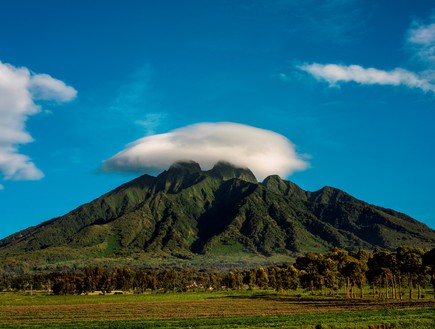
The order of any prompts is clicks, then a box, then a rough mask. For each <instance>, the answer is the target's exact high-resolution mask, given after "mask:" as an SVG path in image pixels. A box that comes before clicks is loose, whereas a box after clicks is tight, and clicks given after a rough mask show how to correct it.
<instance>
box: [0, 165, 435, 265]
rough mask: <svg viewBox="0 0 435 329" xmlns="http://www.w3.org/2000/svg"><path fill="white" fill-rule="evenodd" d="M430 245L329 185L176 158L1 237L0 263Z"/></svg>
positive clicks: (431, 238) (167, 259) (416, 231)
mask: <svg viewBox="0 0 435 329" xmlns="http://www.w3.org/2000/svg"><path fill="white" fill-rule="evenodd" d="M405 244H410V245H418V246H422V247H433V246H434V244H435V231H433V230H431V229H430V228H429V227H427V226H426V225H424V224H423V223H420V222H418V221H417V220H415V219H413V218H411V217H409V216H407V215H405V214H402V213H399V212H396V211H394V210H391V209H385V208H382V207H378V206H373V205H370V204H368V203H366V202H363V201H360V200H358V199H356V198H354V197H352V196H351V195H349V194H347V193H345V192H343V191H340V190H338V189H335V188H332V187H324V188H322V189H320V190H318V191H315V192H308V191H304V190H303V189H301V188H300V187H299V186H297V185H296V184H294V183H292V182H290V181H285V180H282V179H281V178H280V177H279V176H276V175H274V176H269V177H267V178H266V179H265V180H264V181H263V182H261V183H260V182H258V181H257V180H256V178H255V176H254V174H253V173H252V172H251V171H250V170H249V169H245V168H236V167H234V166H233V165H231V164H229V163H225V162H219V163H217V164H216V165H215V166H214V167H213V168H212V169H211V170H208V171H203V170H201V168H200V166H199V165H198V164H197V163H195V162H179V163H175V164H174V165H172V166H171V167H170V168H169V169H168V170H167V171H164V172H162V173H161V174H160V175H158V176H157V177H153V176H149V175H143V176H141V177H139V178H136V179H134V180H132V181H130V182H128V183H126V184H124V185H121V186H119V187H118V188H116V189H114V190H113V191H111V192H109V193H107V194H105V195H103V196H101V197H99V198H98V199H96V200H94V201H92V202H90V203H87V204H84V205H82V206H80V207H78V208H77V209H75V210H73V211H71V212H70V213H68V214H66V215H64V216H62V217H58V218H54V219H52V220H49V221H47V222H44V223H42V224H40V225H37V226H35V227H30V228H28V229H26V230H23V231H21V232H18V233H16V234H13V235H11V236H9V237H7V238H5V239H3V240H0V258H1V259H2V264H3V265H4V266H6V265H7V266H12V267H14V266H15V267H16V266H17V263H20V264H21V263H23V264H26V266H27V268H33V269H35V268H36V269H38V268H46V267H47V266H48V267H50V266H51V267H53V266H85V265H87V264H95V263H99V264H105V265H110V264H118V263H123V264H125V263H128V264H141V265H148V266H157V265H161V264H191V263H192V262H196V263H201V264H213V263H215V262H218V261H223V262H234V263H239V262H248V263H249V262H261V261H265V260H271V259H275V260H285V259H290V258H292V257H294V256H295V255H298V254H299V253H303V252H307V251H319V252H323V251H327V250H329V249H330V248H332V247H340V248H347V249H357V248H366V249H373V248H375V247H380V248H385V249H395V248H397V247H398V246H400V245H405Z"/></svg>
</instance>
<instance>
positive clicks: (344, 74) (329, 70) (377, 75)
mask: <svg viewBox="0 0 435 329" xmlns="http://www.w3.org/2000/svg"><path fill="white" fill-rule="evenodd" d="M299 68H300V69H301V70H303V71H306V72H308V73H310V74H311V75H312V76H314V77H315V78H316V79H318V80H324V81H326V82H328V83H329V84H330V85H331V86H335V85H337V84H338V83H340V82H356V83H360V84H364V85H374V84H376V85H391V86H405V87H408V88H417V89H421V90H423V91H432V92H435V85H433V84H432V83H431V82H430V81H429V80H427V79H425V78H424V77H422V76H419V75H418V74H416V73H413V72H410V71H407V70H404V69H401V68H396V69H394V70H392V71H384V70H378V69H375V68H363V67H361V66H359V65H349V66H345V65H337V64H318V63H313V64H304V65H302V66H299Z"/></svg>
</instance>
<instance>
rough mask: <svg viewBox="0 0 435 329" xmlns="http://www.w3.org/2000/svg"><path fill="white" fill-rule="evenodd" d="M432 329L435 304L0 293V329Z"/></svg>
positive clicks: (232, 295) (245, 294) (268, 296)
mask: <svg viewBox="0 0 435 329" xmlns="http://www.w3.org/2000/svg"><path fill="white" fill-rule="evenodd" d="M380 325H384V326H385V325H387V326H386V328H415V329H417V328H421V329H423V328H425V329H429V328H431V329H432V328H435V300H432V299H425V300H422V301H417V300H414V301H406V300H404V301H401V302H400V301H378V300H371V299H365V300H351V301H349V300H346V299H343V298H328V297H308V296H307V297H298V296H297V295H295V294H285V293H283V294H277V293H275V292H272V291H240V292H234V291H230V292H208V293H207V292H201V293H194V292H189V293H167V294H141V295H106V296H99V295H88V296H47V295H44V294H33V295H30V294H17V293H1V294H0V328H5V329H6V328H62V329H68V328H119V329H121V328H130V329H133V328H316V326H317V328H337V329H338V328H369V326H372V328H376V327H375V326H380Z"/></svg>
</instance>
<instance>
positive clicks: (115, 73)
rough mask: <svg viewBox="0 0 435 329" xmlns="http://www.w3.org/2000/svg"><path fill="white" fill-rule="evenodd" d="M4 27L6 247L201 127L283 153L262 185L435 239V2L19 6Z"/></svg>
mask: <svg viewBox="0 0 435 329" xmlns="http://www.w3.org/2000/svg"><path fill="white" fill-rule="evenodd" d="M0 31H1V32H0V62H1V63H0V205H1V208H2V214H1V217H0V218H1V224H2V225H1V229H0V238H1V237H5V236H7V235H9V234H12V233H14V232H16V231H18V230H21V229H24V228H27V227H28V226H32V225H36V224H39V223H40V222H42V221H44V220H48V219H51V218H53V217H56V216H60V215H63V214H65V213H67V212H68V211H70V210H72V209H73V208H75V207H76V206H78V205H80V204H83V203H85V202H89V201H91V200H92V199H94V198H96V197H98V196H100V195H101V194H104V193H105V192H107V191H109V190H110V189H113V188H115V187H116V186H118V185H120V184H121V183H123V182H126V181H128V180H130V179H132V178H134V177H135V176H136V175H138V173H137V170H136V172H132V171H131V170H130V169H137V168H132V166H131V163H132V162H131V161H133V160H135V159H136V158H134V159H133V158H132V157H131V152H132V149H131V145H130V148H128V147H127V149H126V145H128V144H129V143H132V142H134V141H136V140H138V139H141V138H145V144H144V146H143V147H145V148H146V147H149V145H150V143H151V142H150V141H154V140H155V138H157V137H155V136H154V135H156V134H157V135H158V136H164V137H165V138H166V139H165V142H168V141H169V142H170V143H173V144H171V147H173V149H176V148H177V145H178V144H176V143H178V142H179V139H178V137H179V136H180V134H184V135H183V136H187V137H185V138H186V139H182V140H183V143H184V142H185V143H187V144H186V145H191V144H189V143H191V142H192V138H197V137H198V135H196V134H197V129H201V128H203V127H212V128H211V130H213V131H215V132H216V136H214V137H213V139H212V144H211V145H212V146H216V145H217V147H220V146H221V144H219V143H220V142H216V141H220V140H221V139H222V138H221V137H222V136H223V135H224V136H225V138H228V139H226V143H234V140H240V143H242V142H243V141H244V140H245V141H246V142H247V143H248V142H249V140H255V141H258V143H256V144H258V145H259V146H258V147H267V146H268V145H272V144H273V145H274V147H275V148H274V149H273V147H272V149H273V150H272V151H273V152H275V153H273V156H272V157H271V159H274V161H273V163H271V164H270V165H269V164H267V165H265V164H264V163H263V161H262V160H261V159H260V158H258V157H256V156H257V155H258V149H256V150H253V151H252V152H253V153H252V154H249V156H251V155H253V157H252V158H251V157H247V159H248V158H249V161H252V166H254V167H255V168H257V167H258V168H259V169H258V172H256V174H257V176H262V175H263V174H264V173H265V172H266V173H267V172H268V171H273V169H274V168H276V170H277V171H278V172H279V173H280V174H281V175H283V176H285V177H284V178H288V179H290V180H292V181H294V182H295V183H297V184H298V185H300V186H301V187H302V188H304V189H307V190H317V189H319V188H321V187H323V186H325V185H329V186H334V187H337V188H340V189H342V190H345V191H347V192H348V193H350V194H352V195H354V196H355V197H357V198H359V199H362V200H364V201H367V202H370V203H373V204H376V205H380V206H383V207H388V208H393V209H395V210H398V211H401V212H404V213H407V214H409V215H411V216H412V217H414V218H416V219H418V220H420V221H423V222H424V223H426V224H428V225H429V226H431V227H432V228H435V198H434V196H433V192H432V191H433V188H434V186H435V175H434V172H433V169H434V168H435V152H434V143H435V129H434V122H435V98H434V96H435V5H433V2H432V1H424V0H420V1H363V0H360V1H358V0H332V1H314V0H312V1H310V0H308V1H302V0H293V1H292V0H289V1H284V0H268V1H266V0H264V1H260V0H253V1H190V0H185V1H131V0H124V1H78V0H75V1H68V0H66V1H45V0H41V1H37V2H36V1H33V2H32V1H24V0H23V1H19V0H18V1H14V2H9V3H5V4H2V9H1V11H0ZM220 122H227V123H229V124H225V125H224V126H222V125H219V124H218V123H220ZM204 123H209V124H211V126H203V124H204ZM236 124H240V125H241V126H238V125H236ZM192 125H194V126H192ZM222 127H223V128H222ZM254 127H255V128H254ZM178 128H181V132H180V130H175V131H174V129H178ZM227 128H228V129H229V130H225V129H227ZM257 128H260V129H259V130H257ZM205 130H207V129H205ZM202 131H204V129H203V130H202ZM245 132H246V134H245ZM160 134H165V135H160ZM250 134H253V135H250ZM192 136H193V137H192ZM201 136H202V135H201ZM228 136H229V137H228ZM247 136H254V138H249V137H247ZM268 138H272V139H268ZM274 138H278V139H274ZM280 138H281V139H280ZM282 138H284V139H285V140H283V139H282ZM287 139H288V140H287ZM142 141H144V140H142ZM270 141H272V142H270ZM275 141H276V143H275ZM289 141H291V142H289ZM215 142H216V143H218V144H213V143H215ZM281 142H283V143H284V144H285V143H287V144H286V145H284V144H283V145H284V146H283V148H282V149H281V148H280V147H281V146H280V145H281V144H280V143H281ZM137 143H138V142H137ZM141 143H142V142H141ZM193 143H197V141H193ZM268 143H269V144H268ZM139 144H140V143H139ZM153 145H154V144H153ZM183 145H184V144H183ZM195 145H196V144H195ZM157 146H159V147H160V146H161V144H157ZM191 147H193V146H192V145H191ZM250 147H253V146H252V145H250ZM185 149H186V154H187V155H190V154H191V153H189V152H187V151H188V150H189V147H186V148H185ZM122 150H126V153H125V154H123V156H124V157H126V158H123V159H121V160H125V161H124V162H123V163H124V165H123V166H111V168H112V169H113V168H114V170H111V171H115V172H105V171H104V170H103V169H104V168H103V167H104V166H103V163H107V161H111V160H110V159H112V160H113V159H114V158H113V157H114V155H115V154H117V153H118V152H120V151H122ZM141 150H142V149H140V150H139V151H138V152H142V151H141ZM201 150H202V149H201ZM280 150H283V152H284V154H285V157H284V158H283V159H278V158H277V157H279V154H278V153H279V151H280ZM255 152H257V153H255ZM147 154H148V153H147ZM229 154H230V155H231V154H232V153H229ZM234 154H236V153H234ZM135 156H137V154H136V155H135ZM217 156H219V155H217ZM146 158H147V159H145V160H144V159H143V158H140V159H139V158H138V159H139V160H138V161H151V160H150V159H152V160H153V161H154V162H152V163H151V162H149V163H148V162H147V163H145V164H143V163H142V162H141V163H140V164H141V165H143V166H142V169H144V170H145V171H146V170H147V169H148V171H152V169H153V168H154V169H155V168H157V167H159V165H158V164H160V167H162V168H163V167H164V166H165V165H166V162H167V161H169V160H170V159H164V160H165V161H166V162H165V161H163V160H162V161H163V162H161V161H160V160H161V154H155V153H150V157H146ZM108 159H109V160H108ZM210 159H214V158H213V157H211V158H210ZM136 160H137V159H136ZM227 160H228V161H231V159H227ZM275 160H276V161H275ZM281 160H282V164H283V166H284V167H285V166H287V167H285V168H284V167H283V168H281V167H279V168H278V167H277V166H276V165H277V163H278V162H279V161H281ZM104 161H106V162H104ZM159 161H160V162H159ZM210 161H211V160H210ZM235 161H237V160H235ZM254 162H255V163H254ZM156 163H157V164H156ZM109 164H110V163H109ZM274 166H275V167H274ZM263 169H264V171H261V170H263Z"/></svg>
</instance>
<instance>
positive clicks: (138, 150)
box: [103, 122, 308, 180]
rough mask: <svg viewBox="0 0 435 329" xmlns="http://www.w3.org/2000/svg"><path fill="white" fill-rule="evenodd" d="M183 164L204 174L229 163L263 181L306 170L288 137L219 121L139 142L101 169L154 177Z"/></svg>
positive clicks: (150, 137) (107, 161)
mask: <svg viewBox="0 0 435 329" xmlns="http://www.w3.org/2000/svg"><path fill="white" fill-rule="evenodd" d="M183 160H193V161H195V162H198V163H199V164H200V165H201V167H202V169H210V168H211V167H213V165H214V164H215V163H216V162H218V161H227V162H230V163H232V164H234V165H236V166H240V167H244V168H249V169H251V170H252V171H253V173H254V174H255V175H256V176H257V178H258V179H260V180H262V179H264V178H265V177H266V176H268V175H272V174H277V175H280V176H282V177H286V176H288V175H290V174H291V173H293V172H295V171H297V170H303V169H306V168H307V167H308V163H307V162H305V161H304V160H303V159H302V158H301V156H300V155H298V154H297V153H296V151H295V146H294V145H293V144H292V143H291V142H290V141H289V140H288V139H287V138H285V137H284V136H282V135H280V134H277V133H275V132H273V131H270V130H265V129H260V128H255V127H251V126H247V125H242V124H237V123H230V122H221V123H199V124H195V125H191V126H186V127H183V128H179V129H175V130H172V131H170V132H168V133H165V134H158V135H152V136H148V137H144V138H141V139H138V140H137V141H135V142H133V143H131V144H129V145H127V147H126V148H125V149H124V150H123V151H121V152H119V153H117V154H115V155H114V156H113V157H111V158H109V159H107V160H105V161H104V162H103V170H105V171H135V172H147V171H148V172H156V171H161V170H164V169H167V168H168V167H169V166H170V165H171V164H173V163H174V162H176V161H183Z"/></svg>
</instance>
